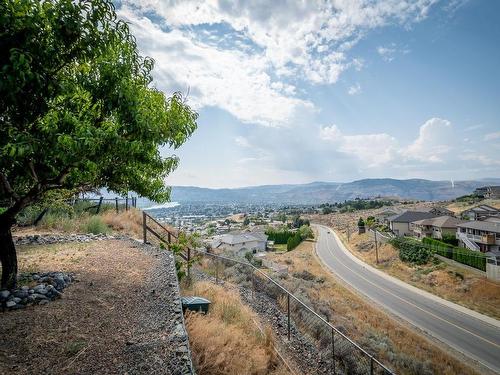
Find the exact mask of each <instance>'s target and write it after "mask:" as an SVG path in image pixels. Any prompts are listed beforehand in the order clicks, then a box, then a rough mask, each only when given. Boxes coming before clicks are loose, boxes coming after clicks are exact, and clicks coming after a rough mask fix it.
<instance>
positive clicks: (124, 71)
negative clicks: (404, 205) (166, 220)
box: [0, 0, 197, 288]
mask: <svg viewBox="0 0 500 375" xmlns="http://www.w3.org/2000/svg"><path fill="white" fill-rule="evenodd" d="M0 48H1V50H0V206H2V207H3V208H2V209H0V261H1V262H2V280H1V287H2V288H13V287H14V286H15V283H16V274H17V257H16V251H15V247H14V244H13V241H12V235H11V227H12V225H14V224H15V220H16V215H17V214H18V213H19V212H20V211H21V210H22V209H23V208H25V207H27V206H29V205H31V204H33V203H36V202H37V201H39V200H40V199H43V198H44V196H46V194H48V192H50V191H54V190H55V191H57V190H61V189H81V188H85V189H89V188H91V189H100V188H108V189H110V190H113V191H115V192H117V193H121V194H125V193H127V191H129V190H132V191H135V192H137V193H138V194H139V195H141V196H144V197H147V198H149V199H151V200H153V201H157V202H162V201H166V200H168V198H169V189H168V188H166V187H165V185H164V178H165V177H166V176H167V175H168V174H169V173H170V172H171V171H172V170H174V169H175V168H176V166H177V163H178V159H177V157H175V156H170V157H162V156H161V154H160V151H159V147H161V146H167V147H169V148H171V149H175V148H177V147H179V146H180V145H181V144H183V143H184V142H185V141H186V140H187V138H188V137H189V136H190V135H191V134H192V133H193V131H194V130H195V129H196V119H197V114H196V113H195V112H193V111H192V110H191V109H190V108H189V106H187V105H186V104H185V102H184V100H183V98H182V96H181V95H180V94H174V95H173V96H172V97H171V98H168V99H167V98H165V96H164V94H163V93H162V92H161V91H158V90H157V89H155V88H154V87H153V86H152V85H151V82H152V76H151V71H152V69H153V65H154V64H153V60H152V59H150V58H147V57H146V58H144V57H141V56H140V55H139V53H138V51H137V47H136V43H135V39H134V37H133V36H132V35H131V33H130V31H129V28H128V26H127V24H125V23H124V22H123V21H120V20H117V16H116V13H115V10H114V6H113V4H112V2H111V1H109V0H79V1H72V0H42V1H39V0H31V1H30V0H25V1H14V0H6V1H3V2H2V4H1V5H0Z"/></svg>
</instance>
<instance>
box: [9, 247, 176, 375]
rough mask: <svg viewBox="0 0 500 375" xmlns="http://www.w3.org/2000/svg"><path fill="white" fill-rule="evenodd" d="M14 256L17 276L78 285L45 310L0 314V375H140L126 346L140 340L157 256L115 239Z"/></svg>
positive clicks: (38, 249) (29, 250)
mask: <svg viewBox="0 0 500 375" xmlns="http://www.w3.org/2000/svg"><path fill="white" fill-rule="evenodd" d="M18 254H19V265H20V272H32V271H35V270H36V271H65V272H73V273H75V275H76V277H77V280H79V281H78V282H74V283H72V284H71V285H70V286H68V287H67V288H66V289H65V291H64V294H63V297H62V298H61V299H59V300H56V301H53V302H51V303H49V304H47V305H45V306H31V307H28V308H26V309H24V310H17V311H10V312H4V313H0V337H1V338H2V339H1V340H0V373H1V374H13V373H15V374H116V373H126V372H129V373H134V372H138V371H136V370H137V369H138V368H140V366H141V363H131V361H137V356H134V355H130V347H131V346H134V345H136V344H137V343H138V342H139V341H143V340H144V337H143V336H142V333H143V332H141V328H142V327H144V321H143V319H144V307H145V306H150V304H151V300H152V298H154V296H153V297H152V295H151V291H150V289H149V288H150V285H149V278H150V274H151V271H152V270H153V269H154V268H155V267H156V266H158V262H159V258H158V257H157V256H155V255H154V254H148V253H147V252H144V251H143V250H141V249H139V248H138V247H137V245H135V244H134V243H133V242H132V241H120V240H110V241H101V242H91V243H86V244H75V243H69V244H59V245H48V246H26V247H20V248H19V249H18ZM160 334H161V331H160ZM163 334H165V333H164V332H163ZM158 339H159V338H158V337H152V340H158ZM159 341H160V344H159V346H160V349H161V350H164V351H168V350H169V349H168V348H164V347H163V348H162V347H161V340H159ZM157 347H158V345H157ZM148 373H153V372H151V371H150V372H148Z"/></svg>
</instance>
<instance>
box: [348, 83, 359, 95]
mask: <svg viewBox="0 0 500 375" xmlns="http://www.w3.org/2000/svg"><path fill="white" fill-rule="evenodd" d="M347 93H348V94H349V95H357V94H361V85H360V84H359V83H356V84H355V85H352V86H350V87H349V89H348V90H347Z"/></svg>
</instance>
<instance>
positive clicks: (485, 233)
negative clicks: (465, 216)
mask: <svg viewBox="0 0 500 375" xmlns="http://www.w3.org/2000/svg"><path fill="white" fill-rule="evenodd" d="M456 236H457V239H458V240H459V245H460V246H462V247H465V248H468V249H470V250H474V251H481V252H483V253H487V252H492V253H495V254H498V255H500V221H499V220H495V218H488V219H487V220H484V221H479V220H474V221H467V222H465V223H459V224H457V234H456Z"/></svg>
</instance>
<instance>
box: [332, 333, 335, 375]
mask: <svg viewBox="0 0 500 375" xmlns="http://www.w3.org/2000/svg"><path fill="white" fill-rule="evenodd" d="M332 369H333V375H335V331H334V330H333V328H332Z"/></svg>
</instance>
